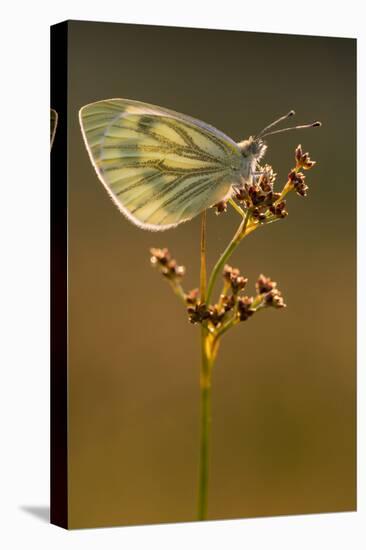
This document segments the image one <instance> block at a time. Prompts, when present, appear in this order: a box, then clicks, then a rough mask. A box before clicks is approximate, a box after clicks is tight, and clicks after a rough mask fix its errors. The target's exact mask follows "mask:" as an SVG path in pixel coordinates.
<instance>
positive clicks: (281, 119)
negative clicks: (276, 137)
mask: <svg viewBox="0 0 366 550" xmlns="http://www.w3.org/2000/svg"><path fill="white" fill-rule="evenodd" d="M294 114H295V111H294V110H291V111H289V112H288V113H287V115H283V116H281V117H280V118H278V119H277V120H275V121H274V122H271V124H268V126H265V128H263V129H262V130H261V131H260V132H259V134H258V135H257V136H256V139H259V138H261V137H262V136H263V134H264V132H267V130H270V129H271V128H273V126H277V124H279V123H280V122H282V121H283V120H286V119H288V118H290V117H292V116H294Z"/></svg>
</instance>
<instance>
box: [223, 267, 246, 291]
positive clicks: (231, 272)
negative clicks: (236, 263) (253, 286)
mask: <svg viewBox="0 0 366 550" xmlns="http://www.w3.org/2000/svg"><path fill="white" fill-rule="evenodd" d="M223 275H224V279H225V280H226V281H227V282H228V283H229V284H230V287H231V291H232V293H233V294H234V295H235V294H238V292H241V291H242V290H244V288H245V286H246V284H247V282H248V279H247V278H246V277H243V276H242V275H240V271H239V269H237V268H233V267H231V266H229V265H225V267H224V272H223Z"/></svg>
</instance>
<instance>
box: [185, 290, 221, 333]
mask: <svg viewBox="0 0 366 550" xmlns="http://www.w3.org/2000/svg"><path fill="white" fill-rule="evenodd" d="M186 303H187V306H188V307H187V313H188V319H189V322H190V323H192V324H193V325H195V324H198V323H203V322H204V321H208V322H210V323H211V324H212V325H213V326H214V327H216V326H218V325H220V324H221V322H222V320H223V318H224V316H225V313H226V310H224V309H222V308H220V306H219V305H218V304H215V305H214V306H207V304H205V303H202V302H201V301H200V300H199V292H198V289H194V290H191V291H190V292H188V293H187V294H186Z"/></svg>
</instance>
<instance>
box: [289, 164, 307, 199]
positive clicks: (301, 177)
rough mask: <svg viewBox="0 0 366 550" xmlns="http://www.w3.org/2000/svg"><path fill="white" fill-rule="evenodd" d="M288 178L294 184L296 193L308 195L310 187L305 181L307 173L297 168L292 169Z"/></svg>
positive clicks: (302, 195)
mask: <svg viewBox="0 0 366 550" xmlns="http://www.w3.org/2000/svg"><path fill="white" fill-rule="evenodd" d="M288 179H289V181H290V182H291V183H292V185H293V186H294V189H295V191H296V193H297V194H298V195H300V196H301V197H306V195H307V193H306V192H307V190H308V189H309V187H308V186H307V185H306V183H305V174H303V173H302V172H297V171H296V170H291V172H290V173H289V175H288Z"/></svg>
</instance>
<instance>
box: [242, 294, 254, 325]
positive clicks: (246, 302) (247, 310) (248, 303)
mask: <svg viewBox="0 0 366 550" xmlns="http://www.w3.org/2000/svg"><path fill="white" fill-rule="evenodd" d="M253 302H254V298H253V297H252V296H241V297H240V298H239V300H238V317H239V320H240V321H246V320H247V319H249V317H251V316H252V315H253V313H255V309H252V306H253Z"/></svg>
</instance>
